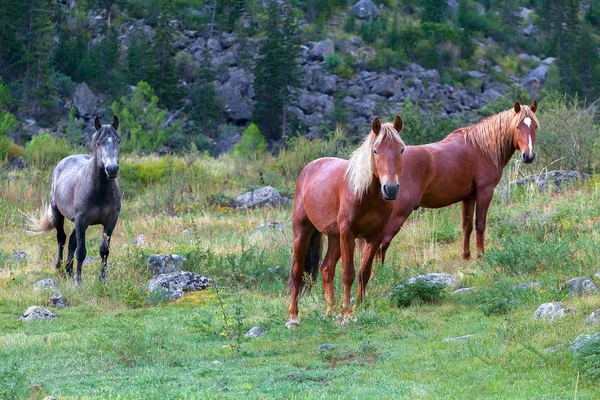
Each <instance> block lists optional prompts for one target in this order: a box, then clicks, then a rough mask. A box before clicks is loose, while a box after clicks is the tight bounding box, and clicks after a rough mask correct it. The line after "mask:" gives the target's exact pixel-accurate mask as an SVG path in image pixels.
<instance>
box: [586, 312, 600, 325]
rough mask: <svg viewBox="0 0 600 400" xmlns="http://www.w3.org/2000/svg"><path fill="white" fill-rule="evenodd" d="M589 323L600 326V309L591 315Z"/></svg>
mask: <svg viewBox="0 0 600 400" xmlns="http://www.w3.org/2000/svg"><path fill="white" fill-rule="evenodd" d="M587 322H589V323H590V324H596V325H598V324H600V308H599V309H597V310H596V311H592V313H591V314H590V316H589V317H588V319H587Z"/></svg>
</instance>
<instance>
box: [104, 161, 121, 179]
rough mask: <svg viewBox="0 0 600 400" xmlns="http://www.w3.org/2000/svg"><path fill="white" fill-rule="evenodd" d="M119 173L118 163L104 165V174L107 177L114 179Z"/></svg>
mask: <svg viewBox="0 0 600 400" xmlns="http://www.w3.org/2000/svg"><path fill="white" fill-rule="evenodd" d="M118 175H119V165H118V164H111V165H107V166H106V176H107V177H108V179H116V177H117V176H118Z"/></svg>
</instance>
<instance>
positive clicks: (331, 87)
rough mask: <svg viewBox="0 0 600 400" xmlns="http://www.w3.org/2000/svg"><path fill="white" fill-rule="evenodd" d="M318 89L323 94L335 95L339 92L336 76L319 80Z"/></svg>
mask: <svg viewBox="0 0 600 400" xmlns="http://www.w3.org/2000/svg"><path fill="white" fill-rule="evenodd" d="M317 89H318V90H319V91H320V92H321V93H325V94H334V93H335V92H337V84H336V79H335V77H334V76H323V77H319V78H317Z"/></svg>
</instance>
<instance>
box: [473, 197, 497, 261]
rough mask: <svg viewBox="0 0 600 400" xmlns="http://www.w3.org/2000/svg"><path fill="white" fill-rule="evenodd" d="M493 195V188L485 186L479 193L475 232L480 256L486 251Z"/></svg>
mask: <svg viewBox="0 0 600 400" xmlns="http://www.w3.org/2000/svg"><path fill="white" fill-rule="evenodd" d="M493 196H494V189H493V188H485V189H484V190H482V191H481V192H479V193H477V219H476V221H475V233H476V235H477V252H478V256H481V255H483V254H484V253H485V247H484V235H485V222H486V218H487V212H488V208H490V203H491V202H492V197H493Z"/></svg>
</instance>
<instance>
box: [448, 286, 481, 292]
mask: <svg viewBox="0 0 600 400" xmlns="http://www.w3.org/2000/svg"><path fill="white" fill-rule="evenodd" d="M473 289H475V286H471V287H465V288H462V289H456V290H455V291H453V292H450V294H462V293H466V292H470V291H471V290H473Z"/></svg>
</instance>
